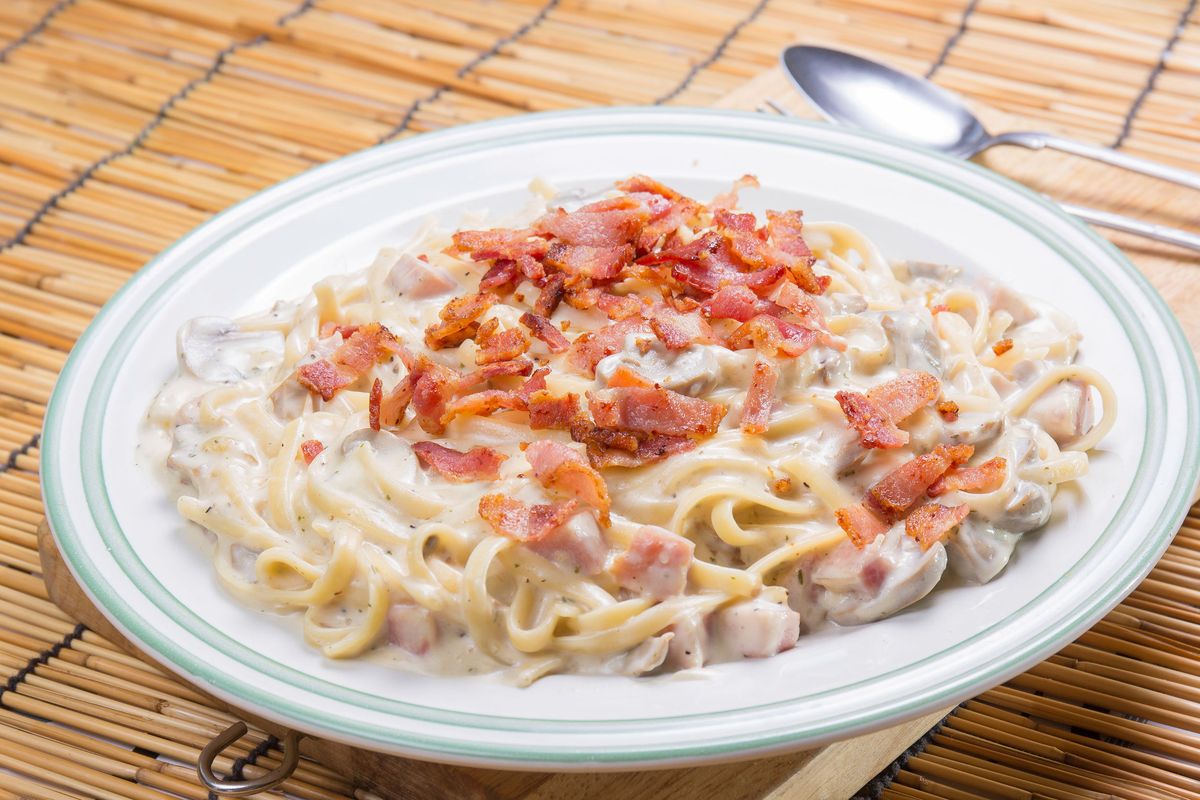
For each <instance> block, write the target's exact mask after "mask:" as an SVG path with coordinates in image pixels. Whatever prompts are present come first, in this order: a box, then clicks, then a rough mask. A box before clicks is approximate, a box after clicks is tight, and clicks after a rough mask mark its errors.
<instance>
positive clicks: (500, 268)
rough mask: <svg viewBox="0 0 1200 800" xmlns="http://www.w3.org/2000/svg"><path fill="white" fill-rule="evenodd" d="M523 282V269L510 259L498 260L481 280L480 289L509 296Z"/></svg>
mask: <svg viewBox="0 0 1200 800" xmlns="http://www.w3.org/2000/svg"><path fill="white" fill-rule="evenodd" d="M520 282H521V268H520V267H518V266H517V262H516V261H513V260H512V259H509V258H498V259H496V263H494V264H492V266H491V267H490V268H489V269H488V271H487V272H485V273H484V275H483V277H482V278H480V279H479V288H480V289H495V290H497V291H499V292H502V293H505V294H507V293H508V292H511V291H512V290H513V289H515V288H516V286H517V284H518V283H520Z"/></svg>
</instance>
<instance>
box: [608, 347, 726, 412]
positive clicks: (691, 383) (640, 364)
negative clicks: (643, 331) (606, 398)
mask: <svg viewBox="0 0 1200 800" xmlns="http://www.w3.org/2000/svg"><path fill="white" fill-rule="evenodd" d="M718 351H724V353H729V352H730V351H728V350H726V349H725V348H723V347H722V348H717V347H713V346H712V345H703V344H693V345H689V346H688V347H685V348H683V349H682V350H668V349H667V348H666V346H664V345H663V344H662V342H659V341H657V340H655V341H654V342H653V344H651V345H650V346H649V347H648V348H646V350H645V352H642V348H640V347H638V339H637V338H635V337H633V336H629V337H626V341H625V346H624V347H623V348H622V349H621V350H618V351H617V352H616V353H613V354H612V355H610V356H608V357H606V358H603V359H601V360H600V362H599V363H598V364H596V379H597V380H599V381H601V382H602V383H604V384H605V385H607V383H608V381H609V380H610V379H611V378H612V376H613V374H614V373H615V372H616V371H617V369H618V368H619V367H626V368H628V369H631V370H633V371H634V372H636V373H637V374H639V375H641V376H642V377H643V378H646V379H647V380H650V381H653V382H654V383H657V384H659V385H661V386H663V387H665V388H667V389H671V390H672V391H676V392H682V393H683V394H687V395H691V396H693V397H697V396H700V395H703V394H707V393H708V392H710V391H712V389H713V388H714V387H715V386H716V385H717V381H719V380H720V379H721V362H720V361H719V360H718ZM724 353H722V355H724Z"/></svg>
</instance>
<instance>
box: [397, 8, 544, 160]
mask: <svg viewBox="0 0 1200 800" xmlns="http://www.w3.org/2000/svg"><path fill="white" fill-rule="evenodd" d="M561 1H562V0H548V2H547V3H546V4H545V5H543V6H542V7H541V8H540V9H539V10H538V13H536V14H534V15H533V16H532V17H531V18H530V19H529V21H528V22H526V23H525V24H524V25H522V26H521V27H519V28H517V29H516V30H515V31H513V32H512V33H509V34H507V35H505V36H501V37H500V38H499V39H497V40H496V41H495V42H493V43H492V46H491V47H489V48H488V49H487V50H484V51H483V52H482V53H480V54H479V55H477V56H475V57H474V58H472V59H471V60H470V61H468V62H467V63H466V64H463V65H462V66H461V67H459V68H458V71H456V72H455V73H454V76H455V77H456V78H460V79H461V78H465V77H467V76H468V75H470V74H471V72H472V71H474V70H475V68H476V67H478V66H479V65H480V64H482V63H483V62H485V61H487V60H488V59H489V58H491V57H492V56H495V55H497V54H499V52H500V51H501V50H502V49H503V48H505V47H507V46H508V45H510V44H512V43H513V42H515V41H517V40H518V39H520V38H521V37H523V36H524V35H525V34H527V33H529V32H530V31H531V30H533V29H534V28H536V27H537V26H538V25H540V24H541V22H542V20H544V19H545V18H546V15H547V14H549V13H550V12H551V11H553V10H554V9H555V8H557V7H558V4H559V3H560V2H561ZM449 89H450V87H449V86H447V85H446V84H444V83H443V84H442V85H441V86H438V87H437V88H436V89H434V90H433V91H432V92H430V93H429V94H427V95H425V96H424V97H418V98H417V99H416V100H413V101H412V105H410V106H409V107H408V110H407V111H405V112H404V116H403V117H401V118H400V121H399V122H397V123H396V125H395V126H394V127H392V129H391V130H389V131H388V132H387V133H385V134H384V135H383V136H381V137H379V144H383V143H384V142H387V141H391V140H392V139H395V138H396V137H397V136H399V135H400V134H402V133H404V132H405V131H406V130H408V126H409V125H411V124H412V121H413V119H414V118H415V117H416V116H417V112H418V111H420V110H421V108H422V107H424V106H427V105H429V104H430V103H433V102H436V101H437V99H438V98H439V97H441V96H442V95H443V94H445V93H446V92H447V91H449Z"/></svg>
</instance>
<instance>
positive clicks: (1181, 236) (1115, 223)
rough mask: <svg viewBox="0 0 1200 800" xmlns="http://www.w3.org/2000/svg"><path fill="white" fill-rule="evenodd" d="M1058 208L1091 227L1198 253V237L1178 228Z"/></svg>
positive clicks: (1082, 208) (1080, 208)
mask: <svg viewBox="0 0 1200 800" xmlns="http://www.w3.org/2000/svg"><path fill="white" fill-rule="evenodd" d="M1059 206H1060V207H1061V208H1062V210H1063V211H1066V212H1067V213H1068V214H1071V215H1073V216H1076V217H1079V218H1080V219H1081V220H1083V221H1084V222H1089V223H1091V224H1092V225H1099V226H1101V227H1104V228H1112V229H1113V230H1118V231H1125V232H1126V233H1133V234H1137V235H1138V236H1145V237H1146V238H1147V239H1155V240H1157V241H1160V242H1166V243H1168V244H1173V245H1176V246H1178V247H1186V248H1187V249H1189V250H1195V251H1196V252H1200V236H1198V235H1196V234H1194V233H1188V232H1187V231H1181V230H1179V229H1178V228H1169V227H1167V226H1166V225H1155V224H1154V223H1152V222H1142V221H1141V220H1140V219H1134V218H1133V217H1126V216H1123V215H1121V214H1113V213H1112V212H1109V211H1100V210H1099V209H1095V208H1087V207H1086V206H1077V205H1073V204H1072V203H1059Z"/></svg>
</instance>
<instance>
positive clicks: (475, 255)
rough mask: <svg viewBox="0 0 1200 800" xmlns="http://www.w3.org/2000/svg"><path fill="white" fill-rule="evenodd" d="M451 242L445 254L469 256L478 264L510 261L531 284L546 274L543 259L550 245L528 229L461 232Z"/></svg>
mask: <svg viewBox="0 0 1200 800" xmlns="http://www.w3.org/2000/svg"><path fill="white" fill-rule="evenodd" d="M451 242H453V244H451V246H450V247H448V248H446V252H447V253H448V254H450V255H452V256H457V255H462V254H464V253H467V254H469V255H470V256H471V258H472V259H473V260H475V261H491V260H498V261H511V262H513V263H514V264H515V265H516V266H517V268H518V269H519V270H520V271H521V272H522V273H523V274H524V275H525V277H527V278H529V279H530V280H532V281H538V280H541V279H542V277H543V276H544V275H545V274H546V273H545V270H544V269H543V268H542V264H541V259H542V258H543V257H544V256H545V255H546V250H547V248H548V247H549V246H550V245H549V243H548V242H547V241H546V240H545V239H543V238H541V237H539V236H536V235H535V234H534V232H533V231H531V230H529V229H527V228H525V229H521V230H506V229H504V228H497V229H494V230H490V231H459V232H457V233H455V234H454V236H453V237H451ZM493 280H498V278H496V277H494V278H493ZM483 288H487V287H483Z"/></svg>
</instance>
